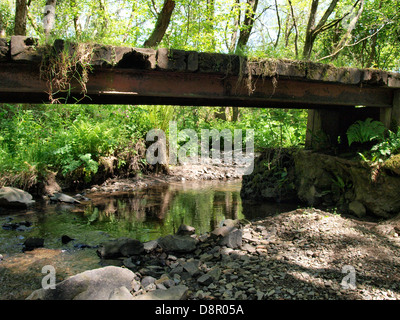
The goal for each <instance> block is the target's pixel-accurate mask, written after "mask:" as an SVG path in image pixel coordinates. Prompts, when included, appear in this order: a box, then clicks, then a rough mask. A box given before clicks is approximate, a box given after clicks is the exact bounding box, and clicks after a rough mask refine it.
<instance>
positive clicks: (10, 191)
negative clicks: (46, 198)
mask: <svg viewBox="0 0 400 320" xmlns="http://www.w3.org/2000/svg"><path fill="white" fill-rule="evenodd" d="M34 202H35V200H32V195H30V194H29V193H28V192H26V191H24V190H21V189H17V188H12V187H3V188H1V189H0V207H4V208H11V209H26V208H28V207H29V206H30V205H32V204H33V203H34Z"/></svg>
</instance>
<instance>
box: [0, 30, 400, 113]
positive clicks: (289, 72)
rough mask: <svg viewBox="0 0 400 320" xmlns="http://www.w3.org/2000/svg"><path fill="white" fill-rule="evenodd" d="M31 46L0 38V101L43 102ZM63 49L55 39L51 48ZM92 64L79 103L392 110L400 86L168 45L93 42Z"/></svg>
mask: <svg viewBox="0 0 400 320" xmlns="http://www.w3.org/2000/svg"><path fill="white" fill-rule="evenodd" d="M36 43H37V42H36V41H35V40H34V39H31V38H26V37H22V36H14V37H12V38H11V40H9V41H7V40H5V39H0V103H2V102H3V103H4V102H7V103H24V102H26V103H46V102H49V96H48V94H47V93H46V92H48V83H47V82H46V81H44V80H42V79H41V76H40V62H41V59H42V51H43V48H41V47H38V46H36ZM63 46H64V42H63V41H62V40H59V41H56V42H55V44H54V49H55V50H61V49H62V48H63ZM91 65H92V67H93V69H92V71H91V73H90V74H89V81H88V82H87V84H86V86H87V97H86V98H84V99H83V100H82V101H81V102H80V103H93V104H172V105H194V106H240V107H277V108H306V109H321V108H341V107H354V106H357V105H363V106H367V107H378V108H391V107H392V106H393V100H394V97H395V92H396V90H399V89H400V74H397V73H390V72H384V71H381V70H375V69H356V68H335V67H333V66H331V65H326V64H316V63H312V62H303V61H290V60H273V59H264V60H259V61H247V59H246V58H243V57H239V56H236V55H227V54H216V53H198V52H193V51H182V50H173V49H169V50H168V49H158V50H152V49H138V48H125V47H113V46H102V45H94V47H93V56H92V59H91ZM80 91H81V89H80V87H79V85H78V84H77V83H76V82H72V86H71V90H70V92H69V93H70V97H69V99H68V100H67V102H70V103H73V102H74V101H75V100H74V99H73V98H77V99H80V98H82V94H81V93H80ZM61 101H62V100H61Z"/></svg>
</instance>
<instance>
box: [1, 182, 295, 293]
mask: <svg viewBox="0 0 400 320" xmlns="http://www.w3.org/2000/svg"><path fill="white" fill-rule="evenodd" d="M240 188H241V180H231V181H201V182H199V181H197V182H176V183H168V184H162V185H156V186H152V187H149V188H146V189H142V190H137V191H132V192H115V193H97V194H96V193H93V194H88V195H87V197H89V198H90V200H89V201H86V202H82V203H81V204H79V205H76V206H74V205H70V204H65V203H50V202H48V201H37V202H36V203H35V205H34V206H32V207H31V208H29V209H28V210H22V211H5V210H4V209H3V210H2V211H1V212H0V225H1V226H2V228H1V229H0V254H1V255H2V256H3V260H2V261H1V260H0V281H1V282H2V289H0V299H21V298H24V296H26V295H29V293H30V292H29V291H30V290H34V289H37V288H38V287H40V280H41V278H42V277H43V276H44V275H43V274H41V268H42V267H43V266H44V265H46V264H51V265H55V266H56V269H57V281H60V280H62V279H64V278H65V277H67V276H70V275H73V274H76V273H79V272H83V271H85V270H88V269H93V268H98V267H100V266H101V265H100V259H99V257H98V256H97V254H96V248H97V247H98V246H99V245H100V244H101V243H102V242H105V241H109V240H111V239H114V238H119V237H129V238H133V239H138V240H140V241H142V242H145V241H149V240H156V239H157V238H159V237H162V236H165V235H168V234H174V233H175V232H176V231H177V229H178V228H179V226H180V225H181V224H187V225H190V226H193V227H195V229H196V233H197V234H204V233H206V232H209V231H212V230H213V229H214V228H216V227H217V226H218V225H220V223H221V222H222V221H223V220H224V219H247V220H251V219H254V218H259V217H265V216H268V215H273V214H276V213H280V212H286V211H290V210H293V209H296V206H295V205H288V204H280V205H279V204H271V203H269V204H265V203H263V204H261V203H247V202H243V201H242V199H241V198H240ZM71 195H72V194H71ZM12 224H17V225H18V226H19V227H18V228H17V229H14V230H12V229H11V228H10V227H9V226H10V225H12ZM65 235H66V236H68V237H69V238H71V239H73V240H71V241H69V242H68V243H62V241H61V238H62V236H65ZM29 237H36V238H43V239H44V248H40V249H36V250H34V251H26V252H25V253H23V250H22V249H23V243H24V241H25V240H26V239H27V238H29ZM21 277H22V278H21ZM7 285H9V286H12V287H13V288H14V290H16V291H15V292H14V291H13V289H12V288H7ZM18 287H20V289H15V288H18ZM10 289H11V291H10Z"/></svg>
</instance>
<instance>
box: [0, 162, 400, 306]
mask: <svg viewBox="0 0 400 320" xmlns="http://www.w3.org/2000/svg"><path fill="white" fill-rule="evenodd" d="M219 168H220V169H221V168H223V167H219ZM186 169H187V170H188V171H187V172H188V174H187V175H185V176H175V177H174V176H169V177H166V176H163V175H159V176H153V177H149V176H143V177H137V178H136V180H131V181H130V180H126V181H122V180H119V179H114V180H109V181H108V182H107V183H105V184H102V185H98V186H93V187H92V188H90V189H89V190H87V193H86V195H87V196H88V197H90V198H93V199H96V198H97V197H98V198H100V197H102V196H103V197H104V196H105V195H112V194H114V193H118V192H126V191H128V190H134V189H143V190H145V189H146V187H147V188H149V187H151V186H155V185H168V184H171V183H178V184H181V185H182V186H186V187H187V185H188V181H189V179H192V180H196V179H197V178H196V176H197V175H198V177H199V179H200V177H204V174H205V173H206V172H204V171H205V170H206V171H209V169H208V168H207V167H206V168H204V166H203V167H202V168H197V169H196V170H197V171H196V172H197V174H196V173H195V172H194V171H190V170H189V167H186ZM192 169H193V168H192ZM200 170H201V171H200ZM221 170H226V169H221ZM228 174H229V173H228ZM216 177H218V180H219V179H220V178H221V180H223V179H226V178H227V174H226V173H225V177H221V176H218V175H217V174H215V175H214V178H216ZM285 177H286V176H283V177H282V175H281V176H280V178H285ZM182 178H184V179H182ZM229 178H230V179H231V178H232V177H229ZM214 180H215V179H214ZM228 180H229V179H228ZM199 181H200V182H201V183H202V181H203V180H199ZM238 181H240V180H238ZM189 185H190V184H189ZM189 188H190V187H189ZM239 190H240V188H239V189H238V191H239ZM252 203H253V204H254V203H257V201H255V202H252V201H244V202H242V204H241V207H242V212H243V214H244V215H245V217H247V215H246V213H247V211H248V210H250V208H251V206H252V205H253V204H252ZM295 206H296V207H298V208H297V209H289V208H286V209H285V210H283V211H279V212H272V213H271V212H270V211H269V210H268V209H267V208H265V207H262V206H259V207H256V211H257V214H256V215H253V214H251V215H249V216H248V218H246V219H239V220H238V221H237V222H239V224H237V225H235V228H236V230H238V231H236V235H237V236H238V235H239V233H240V237H234V240H235V239H236V240H235V241H234V243H229V242H226V243H224V242H221V239H220V238H218V237H215V236H212V235H211V234H212V232H205V233H203V232H200V233H199V232H197V233H195V234H192V235H191V236H189V237H190V238H191V239H193V241H194V242H195V247H192V249H190V251H189V252H174V251H173V250H170V249H169V250H166V249H165V248H163V247H162V246H161V245H160V244H159V242H158V241H156V243H154V240H150V241H143V242H142V241H139V242H141V243H143V246H144V245H146V247H147V246H148V245H149V243H152V244H153V246H152V247H151V248H152V249H149V250H145V251H141V252H140V253H139V254H137V253H135V254H128V256H118V255H117V256H115V257H113V258H112V259H108V258H107V259H105V258H104V257H101V255H100V257H99V255H98V251H99V250H100V248H101V247H102V246H104V243H107V242H109V241H113V240H114V237H110V236H107V235H105V234H102V238H101V241H99V240H100V238H98V237H97V238H96V239H97V241H98V242H97V243H90V244H91V245H90V246H81V247H80V248H74V250H66V249H65V248H63V247H61V248H60V247H53V246H51V245H50V246H49V245H48V244H46V243H45V247H44V248H36V249H34V250H31V251H26V252H25V253H16V254H13V255H7V254H5V252H0V254H2V257H1V258H0V259H1V261H0V279H1V282H2V284H3V286H2V288H1V289H0V299H26V298H27V297H28V296H30V295H31V294H32V292H34V291H35V290H37V289H39V288H40V287H41V280H42V278H43V276H44V275H43V274H42V273H41V269H42V267H43V266H45V265H53V266H54V267H55V269H56V271H57V272H56V282H57V283H60V282H62V281H63V280H65V279H67V278H68V277H70V276H73V275H76V274H79V273H81V272H85V271H87V270H100V269H102V268H103V267H105V266H110V265H112V266H117V268H118V270H119V269H120V268H123V269H129V270H131V271H132V273H133V274H134V277H135V281H136V284H137V286H135V288H136V289H135V288H129V289H128V293H129V294H130V295H131V296H132V297H133V298H134V299H140V298H141V297H142V298H143V295H147V297H149V295H150V296H151V294H158V293H159V292H160V291H159V290H167V289H170V288H172V287H175V286H180V287H179V289H181V288H183V287H184V291H183V293H182V291H181V290H178V291H179V292H180V293H182V296H181V298H183V299H191V300H192V299H193V300H219V299H220V300H225V299H229V300H231V299H235V300H242V299H243V300H247V299H262V300H264V299H274V300H275V299H288V300H297V299H300V300H314V299H317V300H326V299H333V300H336V299H344V300H348V299H349V300H353V299H360V300H363V299H399V298H400V279H399V274H400V254H399V252H400V251H399V248H400V247H399V246H400V241H399V236H398V235H399V233H400V223H399V220H398V219H397V218H393V219H390V220H387V221H381V222H379V221H376V220H374V221H371V219H368V218H367V217H363V219H359V218H357V217H354V216H346V215H342V216H341V215H338V214H335V213H332V212H327V211H323V210H320V209H317V208H314V207H312V206H308V207H301V206H298V205H295ZM78 211H79V210H78ZM70 214H71V213H66V215H70ZM81 214H82V212H80V213H79V212H77V213H76V216H75V218H76V219H79V217H81ZM57 215H59V214H57ZM61 217H63V216H62V215H61ZM214 227H218V226H217V225H214ZM92 231H93V232H94V233H96V234H97V235H98V234H99V231H96V230H92ZM197 231H199V230H197ZM91 234H92V232H90V233H88V234H87V236H88V237H89V238H90V235H91ZM21 235H23V233H21V234H20V235H19V236H21ZM85 235H86V232H85ZM103 236H104V237H103ZM163 237H165V235H164V236H163ZM238 239H240V241H239V240H238ZM151 241H153V242H151ZM71 243H73V242H71ZM135 243H136V244H137V243H138V242H135ZM139 247H140V245H139ZM69 249H70V248H69ZM345 266H351V267H352V268H353V269H352V270H354V274H355V285H356V287H355V288H353V289H351V288H350V289H349V288H344V287H343V286H342V285H341V283H342V280H343V278H344V277H345V276H346V273H342V271H343V268H344V267H345ZM157 292H158V293H157ZM125 293H126V291H125ZM131 296H129V295H124V296H123V297H121V296H119V297H120V298H121V299H122V298H124V299H125V298H127V297H128V298H131ZM114 298H115V296H114Z"/></svg>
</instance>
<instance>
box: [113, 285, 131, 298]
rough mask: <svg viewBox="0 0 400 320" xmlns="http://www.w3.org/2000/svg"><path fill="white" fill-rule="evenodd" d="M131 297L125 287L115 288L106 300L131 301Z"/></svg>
mask: <svg viewBox="0 0 400 320" xmlns="http://www.w3.org/2000/svg"><path fill="white" fill-rule="evenodd" d="M132 299H133V296H132V294H131V293H130V292H129V290H128V288H127V287H125V286H122V287H119V288H115V289H114V290H113V291H112V292H111V294H110V297H109V299H108V300H132Z"/></svg>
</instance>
